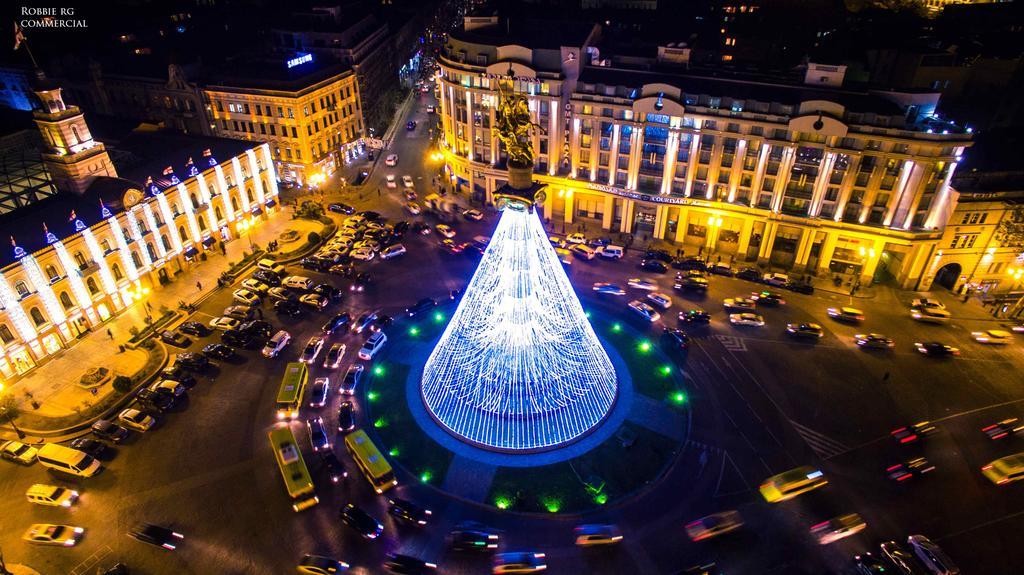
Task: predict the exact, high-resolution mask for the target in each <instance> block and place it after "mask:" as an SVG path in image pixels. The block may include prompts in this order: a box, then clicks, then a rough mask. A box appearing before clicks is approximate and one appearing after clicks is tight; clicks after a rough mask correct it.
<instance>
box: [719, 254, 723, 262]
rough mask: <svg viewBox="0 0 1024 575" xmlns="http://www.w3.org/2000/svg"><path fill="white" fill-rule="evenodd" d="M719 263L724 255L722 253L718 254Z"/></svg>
mask: <svg viewBox="0 0 1024 575" xmlns="http://www.w3.org/2000/svg"><path fill="white" fill-rule="evenodd" d="M718 263H722V255H721V254H719V255H718Z"/></svg>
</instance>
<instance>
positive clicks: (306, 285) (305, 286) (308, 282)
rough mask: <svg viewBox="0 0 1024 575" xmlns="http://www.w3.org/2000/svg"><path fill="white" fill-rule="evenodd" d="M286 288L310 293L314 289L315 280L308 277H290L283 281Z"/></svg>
mask: <svg viewBox="0 0 1024 575" xmlns="http://www.w3.org/2000/svg"><path fill="white" fill-rule="evenodd" d="M281 285H282V286H284V287H286V288H291V289H297V290H302V291H309V290H311V289H313V280H312V279H310V278H307V277H306V276H288V277H286V278H284V279H283V280H282V281H281Z"/></svg>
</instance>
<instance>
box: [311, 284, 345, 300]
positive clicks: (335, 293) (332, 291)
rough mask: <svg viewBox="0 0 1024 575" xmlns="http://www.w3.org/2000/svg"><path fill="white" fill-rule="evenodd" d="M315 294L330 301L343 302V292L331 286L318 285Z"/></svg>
mask: <svg viewBox="0 0 1024 575" xmlns="http://www.w3.org/2000/svg"><path fill="white" fill-rule="evenodd" d="M313 293H315V294H318V295H322V296H324V297H325V298H327V299H328V300H330V301H341V294H342V291H341V290H340V289H338V288H336V287H334V286H332V285H331V284H317V285H316V286H315V287H314V288H313Z"/></svg>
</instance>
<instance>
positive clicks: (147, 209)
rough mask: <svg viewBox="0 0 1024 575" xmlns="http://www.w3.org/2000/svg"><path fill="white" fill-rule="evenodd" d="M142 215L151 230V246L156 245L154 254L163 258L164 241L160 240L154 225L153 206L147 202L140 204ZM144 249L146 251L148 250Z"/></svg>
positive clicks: (165, 253) (164, 252)
mask: <svg viewBox="0 0 1024 575" xmlns="http://www.w3.org/2000/svg"><path fill="white" fill-rule="evenodd" d="M142 217H144V218H146V225H148V226H149V230H150V231H151V232H153V246H154V247H156V255H157V257H159V258H161V259H163V258H164V257H166V256H167V249H166V248H164V242H162V241H161V240H160V237H159V236H160V229H159V228H158V227H157V225H156V216H154V215H153V208H152V207H151V206H150V205H149V202H145V203H143V204H142ZM146 251H147V252H148V251H149V250H146Z"/></svg>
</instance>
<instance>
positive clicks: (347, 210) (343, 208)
mask: <svg viewBox="0 0 1024 575" xmlns="http://www.w3.org/2000/svg"><path fill="white" fill-rule="evenodd" d="M365 173H366V172H363V174H365ZM357 180H358V178H357ZM354 183H355V184H356V185H357V186H358V185H359V184H361V183H363V182H361V181H356V182H354ZM327 209H328V210H330V211H332V212H334V213H336V214H345V215H346V216H351V215H352V214H354V213H355V212H356V209H355V208H353V207H352V206H350V205H348V204H342V203H333V204H330V205H329V206H327Z"/></svg>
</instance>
